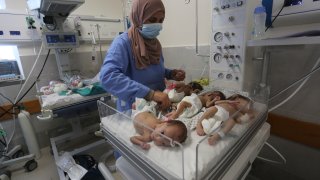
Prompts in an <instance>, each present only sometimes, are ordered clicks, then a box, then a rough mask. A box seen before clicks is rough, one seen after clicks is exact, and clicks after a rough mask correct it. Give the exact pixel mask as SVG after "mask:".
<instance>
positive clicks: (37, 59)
mask: <svg viewBox="0 0 320 180" xmlns="http://www.w3.org/2000/svg"><path fill="white" fill-rule="evenodd" d="M42 49H43V43H41V47H40V50H39V53H38V56H37V58H36V60H35V62H34V64H33V66H32V68H31V70H30V73H29V74H28V77H27V78H26V80H25V83H24V84H23V85H22V88H21V89H20V91H19V92H18V95H17V96H16V98H15V101H14V104H15V103H16V102H17V99H18V98H19V96H20V93H22V91H23V89H24V87H25V86H26V84H27V83H28V81H29V79H30V77H31V74H32V73H33V71H34V69H35V67H36V64H37V63H38V61H39V59H40V55H41V52H42Z"/></svg>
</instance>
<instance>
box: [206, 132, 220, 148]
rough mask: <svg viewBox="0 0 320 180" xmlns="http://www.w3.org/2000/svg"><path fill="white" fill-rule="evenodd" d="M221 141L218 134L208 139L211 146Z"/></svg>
mask: <svg viewBox="0 0 320 180" xmlns="http://www.w3.org/2000/svg"><path fill="white" fill-rule="evenodd" d="M219 140H220V136H219V134H218V133H214V134H213V135H212V136H210V137H209V138H208V143H209V144H210V145H215V144H217V142H218V141H219Z"/></svg>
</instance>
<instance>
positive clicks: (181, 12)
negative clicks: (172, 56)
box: [159, 0, 211, 47]
mask: <svg viewBox="0 0 320 180" xmlns="http://www.w3.org/2000/svg"><path fill="white" fill-rule="evenodd" d="M195 2H196V1H195V0H191V1H190V3H189V4H185V1H184V0H163V3H164V6H165V8H166V17H165V20H164V23H163V30H162V31H161V33H160V36H159V40H160V42H161V44H162V46H163V47H171V46H195V41H196V38H195V32H196V30H195V29H196V27H195ZM198 5H199V6H198V7H199V44H201V45H209V44H210V38H209V37H210V27H211V22H210V21H211V15H210V12H211V1H210V0H199V4H198Z"/></svg>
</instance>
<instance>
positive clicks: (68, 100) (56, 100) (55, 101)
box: [41, 93, 104, 109]
mask: <svg viewBox="0 0 320 180" xmlns="http://www.w3.org/2000/svg"><path fill="white" fill-rule="evenodd" d="M103 95H104V94H98V95H93V96H81V95H80V94H76V93H75V94H71V95H68V96H60V95H59V94H57V93H53V94H50V95H42V96H41V102H42V103H41V106H42V108H43V109H55V108H59V107H62V106H67V105H71V104H74V103H77V102H81V101H85V100H89V99H92V98H97V97H100V96H103Z"/></svg>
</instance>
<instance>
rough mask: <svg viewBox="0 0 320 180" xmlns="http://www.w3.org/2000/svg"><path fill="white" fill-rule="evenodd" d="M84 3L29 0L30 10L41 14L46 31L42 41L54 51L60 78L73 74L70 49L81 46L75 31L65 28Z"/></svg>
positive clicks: (69, 0)
mask: <svg viewBox="0 0 320 180" xmlns="http://www.w3.org/2000/svg"><path fill="white" fill-rule="evenodd" d="M83 3H84V0H66V1H62V0H28V1H27V4H28V6H29V9H30V10H33V11H37V12H38V13H41V15H42V16H41V18H42V21H43V23H44V24H45V27H46V29H45V30H44V31H43V33H42V41H43V42H44V43H45V47H46V48H47V49H54V50H55V56H56V60H57V64H58V70H59V75H60V78H61V79H63V77H64V76H65V75H66V74H71V67H70V62H69V55H68V52H70V50H69V49H70V48H76V47H78V46H79V39H78V36H77V34H76V32H74V31H70V30H69V29H68V28H67V27H65V26H64V24H63V23H64V22H65V21H66V19H67V17H68V16H69V14H70V13H71V12H72V11H74V10H75V9H76V8H78V7H79V6H80V5H82V4H83Z"/></svg>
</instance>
